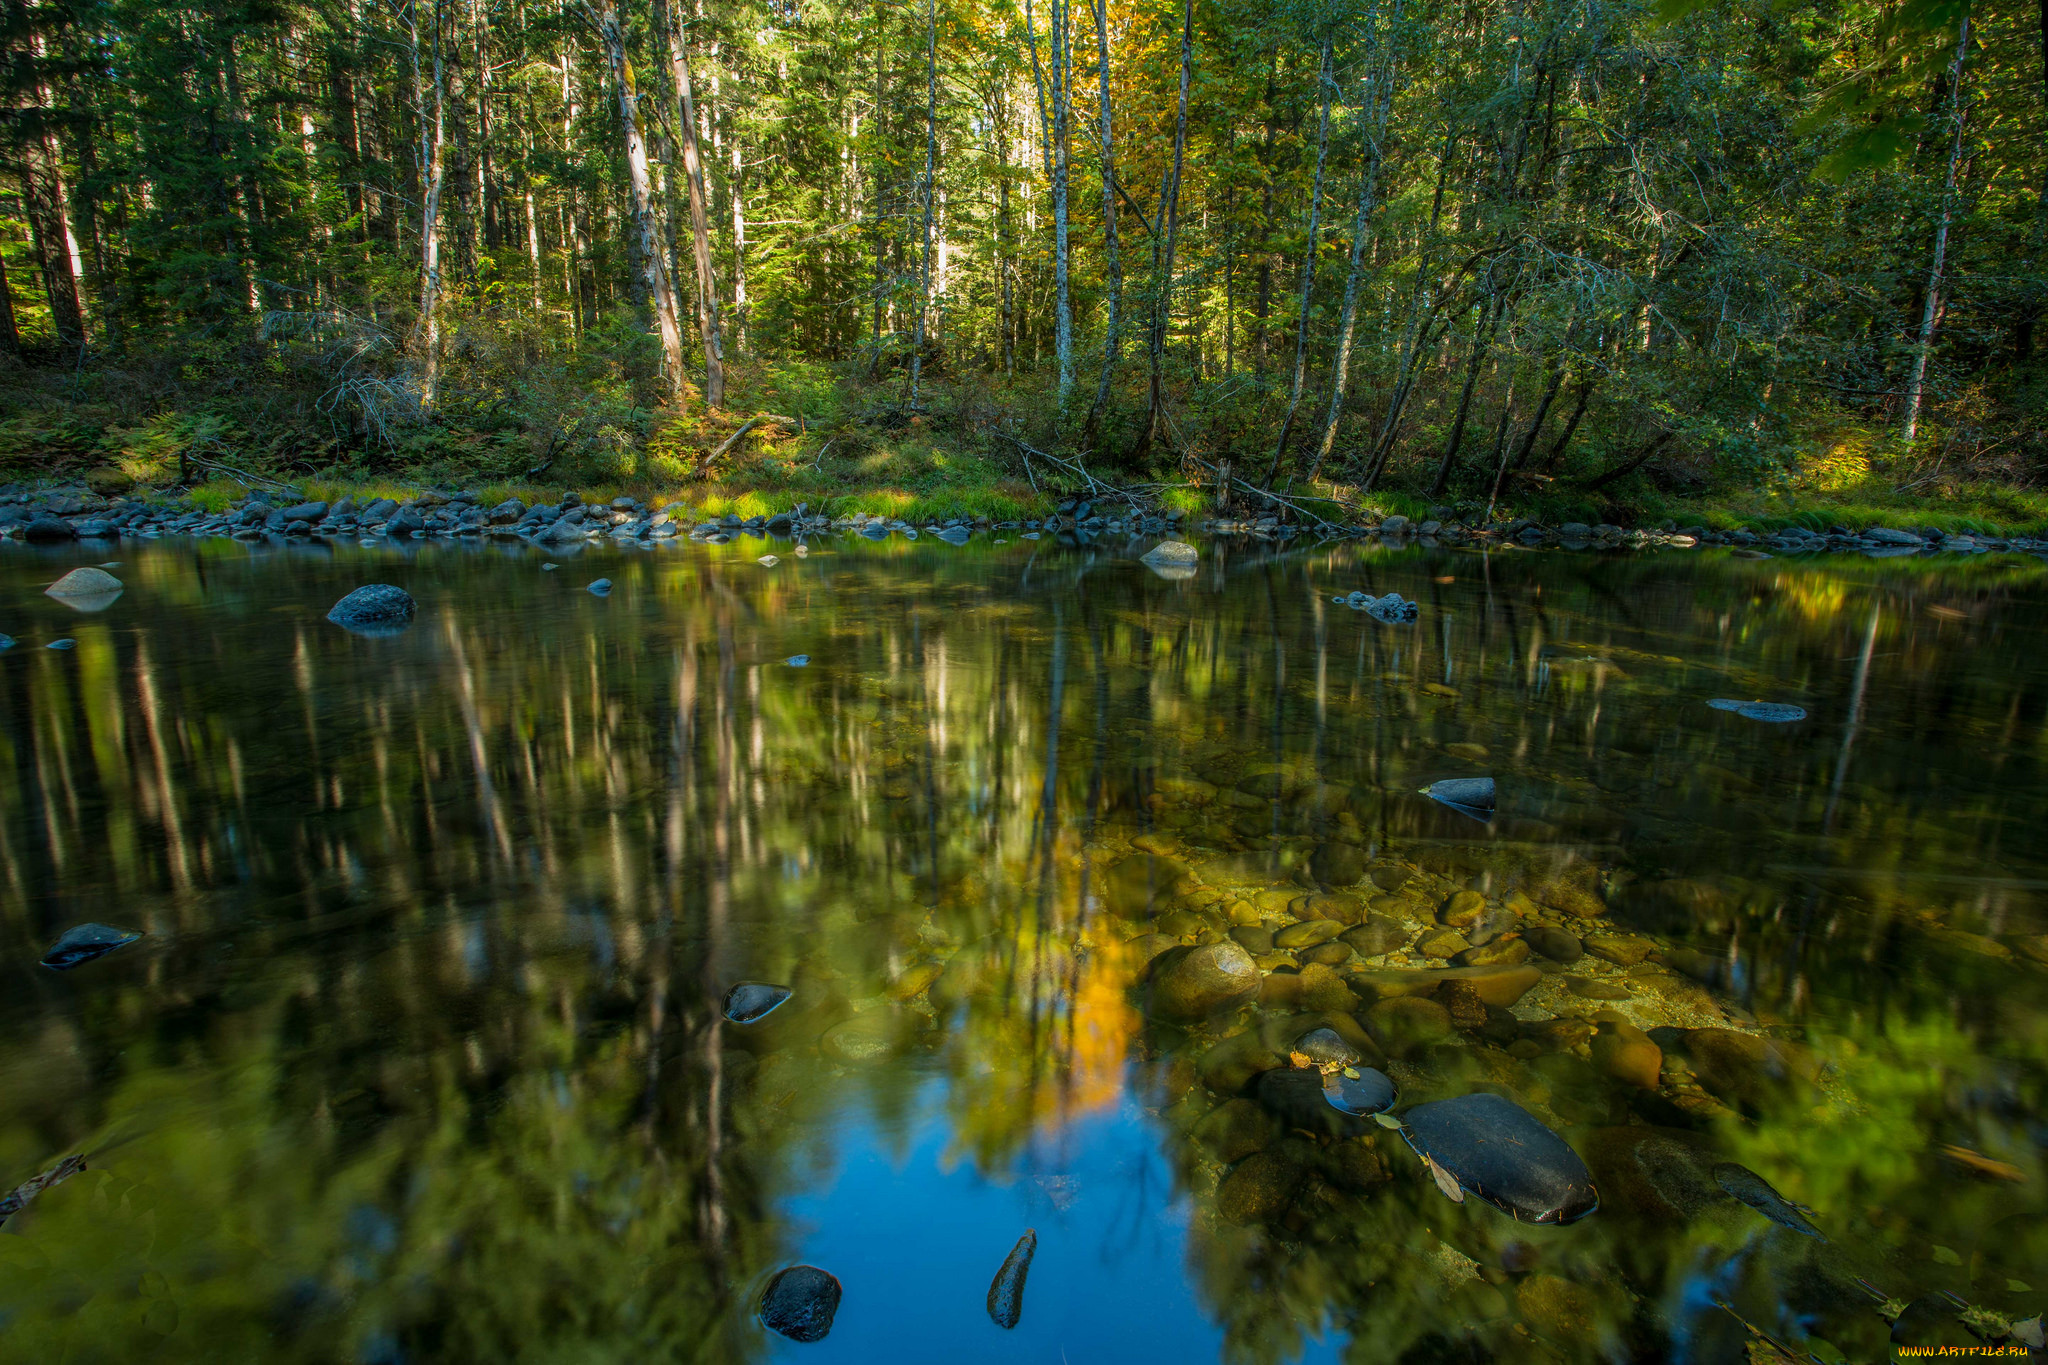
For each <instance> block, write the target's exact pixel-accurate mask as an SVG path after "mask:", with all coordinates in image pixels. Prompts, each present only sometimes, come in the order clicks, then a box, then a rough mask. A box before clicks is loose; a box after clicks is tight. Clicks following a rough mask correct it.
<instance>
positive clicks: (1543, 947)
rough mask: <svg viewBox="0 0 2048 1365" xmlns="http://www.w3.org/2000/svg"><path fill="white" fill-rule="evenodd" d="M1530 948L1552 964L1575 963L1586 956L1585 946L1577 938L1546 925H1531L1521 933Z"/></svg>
mask: <svg viewBox="0 0 2048 1365" xmlns="http://www.w3.org/2000/svg"><path fill="white" fill-rule="evenodd" d="M1522 937H1523V938H1524V939H1526V940H1527V941H1528V944H1529V946H1530V947H1531V948H1534V949H1535V950H1536V951H1537V952H1539V953H1541V954H1543V956H1545V957H1547V958H1549V959H1550V960H1551V961H1552V962H1577V961H1578V960H1579V959H1580V958H1582V957H1584V956H1585V955H1586V945H1585V944H1583V943H1581V942H1580V941H1579V939H1578V936H1577V935H1575V934H1568V933H1566V932H1565V931H1564V930H1562V929H1558V928H1555V927H1553V926H1551V925H1548V924H1537V925H1532V926H1530V927H1529V928H1528V929H1525V930H1524V931H1523V932H1522Z"/></svg>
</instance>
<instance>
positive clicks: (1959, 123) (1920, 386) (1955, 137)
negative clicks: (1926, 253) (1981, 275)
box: [1906, 10, 1970, 445]
mask: <svg viewBox="0 0 2048 1365" xmlns="http://www.w3.org/2000/svg"><path fill="white" fill-rule="evenodd" d="M1969 51H1970V15H1969V12H1968V11H1967V10H1965V11H1964V13H1963V22H1962V25H1961V27H1960V28H1959V29H1958V30H1957V33H1956V55H1955V59H1954V60H1953V61H1951V62H1950V63H1949V66H1948V98H1949V111H1950V121H1951V123H1952V124H1953V125H1954V126H1953V130H1952V132H1951V133H1950V136H1949V144H1948V172H1947V174H1946V175H1945V176H1944V177H1943V179H1942V184H1941V217H1940V219H1939V220H1938V221H1937V223H1936V226H1935V229H1934V260H1933V261H1932V262H1931V263H1930V264H1929V265H1928V267H1927V302H1926V304H1925V305H1924V306H1923V307H1922V309H1921V312H1920V340H1919V343H1918V344H1917V345H1916V346H1915V347H1914V348H1913V375H1912V378H1911V379H1909V380H1908V381H1907V383H1906V444H1907V445H1911V444H1912V443H1913V440H1914V438H1915V437H1917V436H1918V435H1919V433H1920V401H1921V395H1922V394H1923V392H1924V391H1925V388H1926V383H1927V355H1928V352H1929V351H1931V350H1933V349H1934V330H1935V327H1936V326H1937V325H1938V324H1937V319H1938V317H1939V315H1940V312H1941V276H1942V268H1943V266H1944V265H1945V264H1946V262H1947V258H1948V228H1949V221H1950V219H1951V218H1952V217H1953V215H1954V213H1955V200H1956V163H1957V162H1958V161H1960V160H1961V159H1962V155H1963V120H1964V118H1965V116H1966V115H1967V113H1968V109H1967V107H1966V106H1965V104H1964V102H1963V59H1964V58H1965V57H1967V56H1968V55H1969Z"/></svg>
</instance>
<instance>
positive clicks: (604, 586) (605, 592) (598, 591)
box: [590, 578, 612, 597]
mask: <svg viewBox="0 0 2048 1365" xmlns="http://www.w3.org/2000/svg"><path fill="white" fill-rule="evenodd" d="M590 592H591V595H592V596H594V597H609V596H611V594H612V581H611V580H610V579H609V578H600V579H598V580H597V581H596V582H594V583H592V584H591V585H590Z"/></svg>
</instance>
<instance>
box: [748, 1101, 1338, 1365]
mask: <svg viewBox="0 0 2048 1365" xmlns="http://www.w3.org/2000/svg"><path fill="white" fill-rule="evenodd" d="M943 1086H944V1083H943V1082H934V1083H932V1084H930V1085H928V1086H926V1087H925V1089H924V1090H923V1091H922V1092H921V1093H920V1094H919V1095H918V1097H917V1101H916V1103H915V1104H914V1105H913V1106H912V1109H911V1112H910V1114H909V1116H908V1117H907V1118H906V1119H905V1120H904V1122H905V1124H906V1125H907V1127H908V1132H907V1133H893V1132H887V1131H883V1129H882V1127H881V1125H879V1124H878V1123H877V1122H876V1120H875V1119H874V1118H872V1117H871V1116H869V1115H867V1114H865V1113H859V1112H856V1111H853V1110H848V1111H846V1112H844V1113H842V1114H840V1115H836V1116H834V1117H833V1118H831V1119H828V1120H826V1123H827V1124H828V1125H829V1126H830V1128H831V1130H832V1132H833V1143H834V1146H835V1147H836V1149H837V1151H838V1153H839V1165H838V1166H837V1168H836V1169H834V1170H832V1171H831V1172H830V1173H829V1174H828V1175H826V1176H825V1177H823V1179H822V1180H821V1181H819V1182H818V1183H817V1184H816V1185H814V1186H813V1187H812V1188H811V1189H810V1190H809V1191H808V1192H806V1193H805V1194H802V1195H799V1196H796V1197H793V1198H790V1199H785V1200H783V1201H781V1203H780V1205H779V1206H778V1208H777V1213H778V1215H779V1216H780V1217H781V1218H783V1219H784V1220H785V1224H786V1225H785V1235H784V1239H783V1241H784V1245H785V1246H787V1247H788V1248H789V1249H790V1256H791V1258H792V1259H793V1260H796V1261H804V1262H808V1263H809V1264H811V1265H816V1266H822V1267H823V1268H824V1269H826V1270H829V1271H831V1272H832V1273H833V1274H835V1275H837V1276H838V1277H839V1280H840V1283H841V1284H843V1285H844V1286H845V1289H846V1297H845V1298H844V1300H842V1301H841V1303H840V1305H839V1316H838V1318H837V1319H836V1320H835V1321H834V1323H833V1325H832V1335H831V1336H829V1337H827V1338H826V1339H825V1340H824V1341H822V1342H820V1343H818V1344H816V1345H814V1346H800V1345H797V1344H796V1343H794V1342H788V1341H783V1340H781V1339H780V1338H777V1337H770V1338H769V1339H770V1341H771V1342H772V1343H773V1346H774V1347H775V1348H776V1349H772V1350H771V1351H770V1352H769V1358H770V1359H774V1360H792V1361H794V1360H803V1361H817V1362H826V1361H868V1360H889V1361H904V1362H918V1361H971V1362H977V1365H978V1363H979V1362H983V1361H987V1362H996V1361H1049V1362H1065V1365H1082V1362H1084V1361H1119V1362H1139V1361H1175V1362H1178V1361H1209V1360H1218V1359H1220V1358H1221V1357H1222V1343H1223V1332H1222V1329H1221V1328H1220V1327H1218V1326H1217V1325H1216V1324H1215V1323H1214V1322H1212V1321H1211V1320H1210V1318H1209V1316H1208V1314H1207V1313H1206V1312H1205V1311H1204V1309H1203V1306H1202V1305H1201V1303H1200V1302H1199V1301H1198V1299H1197V1296H1196V1293H1195V1290H1194V1288H1193V1287H1192V1285H1191V1284H1190V1283H1189V1275H1188V1268H1187V1248H1188V1214H1189V1205H1188V1200H1187V1199H1186V1198H1185V1197H1184V1196H1182V1197H1175V1191H1174V1186H1173V1173H1172V1171H1171V1170H1170V1169H1169V1168H1168V1166H1167V1164H1166V1161H1165V1158H1164V1157H1163V1156H1162V1154H1161V1151H1160V1137H1159V1134H1158V1132H1157V1131H1156V1129H1155V1128H1154V1125H1153V1124H1152V1123H1151V1122H1150V1121H1149V1120H1148V1119H1147V1117H1146V1115H1145V1113H1144V1111H1143V1110H1141V1109H1140V1108H1138V1106H1137V1105H1136V1104H1134V1103H1132V1102H1130V1101H1129V1100H1126V1101H1125V1102H1124V1103H1123V1104H1121V1105H1120V1106H1119V1107H1117V1108H1116V1109H1115V1110H1113V1111H1104V1112H1099V1113H1096V1114H1093V1115H1090V1116H1089V1117H1087V1118H1084V1119H1081V1120H1078V1121H1077V1122H1075V1123H1074V1124H1072V1125H1071V1126H1069V1127H1067V1128H1066V1129H1064V1130H1063V1131H1061V1132H1059V1133H1058V1134H1057V1136H1055V1137H1054V1138H1053V1139H1052V1140H1051V1141H1052V1143H1055V1144H1057V1145H1056V1146H1051V1145H1049V1146H1047V1147H1045V1148H1035V1149H1033V1150H1032V1151H1030V1152H1028V1153H1026V1155H1025V1156H1024V1157H1023V1158H1022V1159H1020V1161H1019V1162H1018V1168H1017V1170H1016V1172H1015V1173H1005V1174H1004V1175H1003V1176H1002V1178H1001V1179H1000V1180H998V1179H992V1178H991V1177H990V1175H989V1174H988V1173H987V1172H984V1171H980V1170H977V1169H976V1168H975V1167H974V1166H973V1165H972V1164H971V1163H968V1162H961V1163H959V1164H958V1165H955V1166H953V1167H952V1169H950V1170H949V1169H947V1160H946V1155H945V1154H946V1151H947V1149H948V1147H949V1146H950V1145H951V1134H950V1132H949V1130H948V1124H947V1121H946V1116H945V1112H944V1099H945V1094H944V1088H943ZM892 1149H900V1150H902V1151H903V1152H904V1153H905V1154H904V1155H903V1156H902V1158H901V1159H900V1160H892V1158H891V1157H890V1156H889V1155H888V1154H889V1152H890V1151H891V1150H892ZM1026 1228H1036V1229H1037V1230H1038V1255H1037V1258H1036V1259H1035V1260H1033V1261H1032V1263H1031V1275H1030V1278H1029V1280H1028V1281H1027V1282H1026V1285H1025V1290H1024V1317H1023V1320H1022V1321H1021V1322H1019V1323H1018V1324H1017V1326H1016V1328H1015V1329H1014V1330H1012V1331H1008V1332H1006V1331H1004V1330H1003V1329H1002V1328H1000V1327H997V1326H996V1325H995V1324H994V1323H993V1322H991V1321H990V1320H989V1316H988V1307H987V1304H988V1288H989V1281H990V1280H992V1279H994V1278H995V1273H996V1271H997V1269H998V1268H1000V1267H1001V1265H1002V1263H1003V1258H1004V1257H1005V1256H1008V1255H1009V1254H1010V1248H1011V1247H1013V1246H1015V1245H1016V1242H1017V1239H1018V1238H1019V1237H1021V1236H1022V1235H1023V1233H1024V1229H1026ZM764 1283H765V1281H764ZM752 1292H753V1294H754V1295H755V1296H757V1297H758V1294H759V1286H755V1287H754V1289H753V1291H752ZM757 1330H759V1329H757ZM763 1335H767V1334H766V1333H763ZM1341 1345H1342V1343H1341V1342H1339V1341H1336V1340H1325V1341H1322V1342H1316V1343H1312V1344H1311V1346H1310V1349H1309V1351H1308V1353H1307V1354H1306V1355H1305V1356H1304V1357H1303V1359H1304V1360H1306V1361H1311V1362H1314V1361H1335V1360H1337V1359H1338V1358H1339V1354H1340V1348H1341Z"/></svg>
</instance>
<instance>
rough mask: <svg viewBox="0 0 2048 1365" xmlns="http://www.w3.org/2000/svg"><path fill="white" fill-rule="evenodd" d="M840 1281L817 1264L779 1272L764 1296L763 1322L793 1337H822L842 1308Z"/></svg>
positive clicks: (818, 1338) (796, 1339)
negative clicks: (840, 1307)
mask: <svg viewBox="0 0 2048 1365" xmlns="http://www.w3.org/2000/svg"><path fill="white" fill-rule="evenodd" d="M839 1295H840V1289H839V1281H838V1279H837V1278H836V1277H834V1276H833V1275H831V1274H829V1273H828V1272H826V1271H823V1270H820V1269H818V1267H816V1266H814V1265H793V1266H790V1267H789V1268H788V1269H786V1270H780V1271H777V1272H776V1275H775V1278H774V1279H773V1280H770V1281H769V1282H768V1292H767V1293H765V1294H763V1295H762V1296H761V1325H762V1326H763V1327H766V1328H767V1329H768V1330H769V1331H771V1332H779V1333H781V1334H782V1335H783V1336H786V1337H788V1338H789V1339H790V1340H791V1341H823V1340H824V1339H825V1334H826V1333H827V1332H830V1331H831V1330H832V1318H833V1316H834V1315H835V1314H837V1313H838V1312H839Z"/></svg>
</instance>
